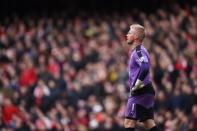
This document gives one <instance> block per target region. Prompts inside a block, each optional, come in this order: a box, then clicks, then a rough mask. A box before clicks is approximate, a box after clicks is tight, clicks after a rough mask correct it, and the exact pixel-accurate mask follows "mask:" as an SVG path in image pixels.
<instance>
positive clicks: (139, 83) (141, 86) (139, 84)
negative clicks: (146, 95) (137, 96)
mask: <svg viewBox="0 0 197 131" xmlns="http://www.w3.org/2000/svg"><path fill="white" fill-rule="evenodd" d="M143 87H144V84H143V82H142V81H141V80H139V79H137V81H136V83H135V85H134V87H133V88H132V89H131V92H132V93H135V91H137V90H140V89H142V88H143Z"/></svg>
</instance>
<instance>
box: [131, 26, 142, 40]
mask: <svg viewBox="0 0 197 131" xmlns="http://www.w3.org/2000/svg"><path fill="white" fill-rule="evenodd" d="M130 28H133V29H135V31H136V35H137V37H138V39H139V40H140V41H143V40H144V38H145V28H144V26H142V25H139V24H133V25H131V26H130Z"/></svg>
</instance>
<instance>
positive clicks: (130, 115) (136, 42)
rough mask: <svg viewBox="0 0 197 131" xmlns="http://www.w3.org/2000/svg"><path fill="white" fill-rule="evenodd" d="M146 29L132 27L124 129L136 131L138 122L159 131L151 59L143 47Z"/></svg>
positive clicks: (151, 129)
mask: <svg viewBox="0 0 197 131" xmlns="http://www.w3.org/2000/svg"><path fill="white" fill-rule="evenodd" d="M144 38H145V29H144V27H143V26H141V25H139V24H133V25H131V26H130V30H129V32H128V34H127V44H128V46H129V50H130V60H129V63H128V72H129V84H130V93H129V98H128V102H127V107H126V111H125V121H124V127H125V130H126V131H134V130H135V125H136V122H137V121H140V122H143V124H144V127H145V128H146V129H147V130H148V131H157V130H158V129H157V126H156V124H155V121H154V113H153V106H154V96H155V91H154V89H153V87H152V84H151V80H150V58H149V54H148V52H147V50H146V49H145V47H144V46H143V43H142V42H143V40H144Z"/></svg>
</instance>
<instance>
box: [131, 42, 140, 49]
mask: <svg viewBox="0 0 197 131" xmlns="http://www.w3.org/2000/svg"><path fill="white" fill-rule="evenodd" d="M141 44H142V42H139V41H136V42H134V43H133V45H132V46H131V50H134V49H135V48H136V47H137V46H139V45H141Z"/></svg>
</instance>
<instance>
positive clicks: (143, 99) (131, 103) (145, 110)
mask: <svg viewBox="0 0 197 131" xmlns="http://www.w3.org/2000/svg"><path fill="white" fill-rule="evenodd" d="M154 97H155V96H154V95H153V94H142V95H138V96H130V97H129V98H128V102H127V107H126V110H125V118H127V119H134V120H139V121H145V120H147V119H154V112H153V107H154Z"/></svg>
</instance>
